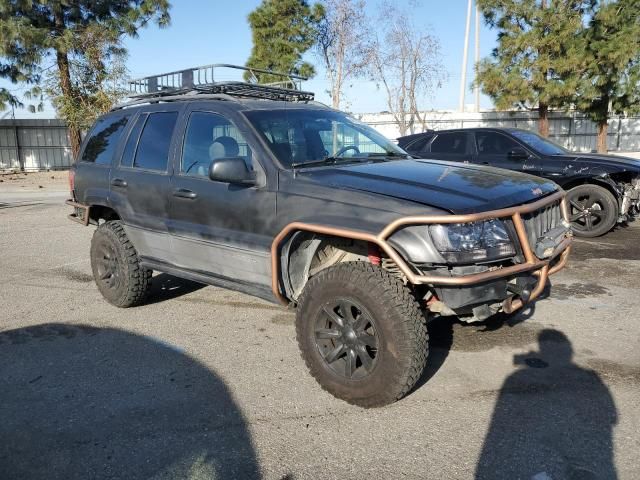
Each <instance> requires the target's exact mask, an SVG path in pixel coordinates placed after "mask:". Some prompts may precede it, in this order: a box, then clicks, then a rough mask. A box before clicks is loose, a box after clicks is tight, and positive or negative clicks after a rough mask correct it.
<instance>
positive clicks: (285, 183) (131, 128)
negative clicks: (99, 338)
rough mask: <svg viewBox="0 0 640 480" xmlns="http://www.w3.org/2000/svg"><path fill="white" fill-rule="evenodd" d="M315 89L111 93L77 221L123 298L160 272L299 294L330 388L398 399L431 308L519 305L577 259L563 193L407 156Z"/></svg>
mask: <svg viewBox="0 0 640 480" xmlns="http://www.w3.org/2000/svg"><path fill="white" fill-rule="evenodd" d="M188 73H190V75H186V77H187V78H190V79H193V78H196V77H197V76H196V75H194V74H193V72H189V71H188ZM183 76H185V75H183ZM152 80H153V81H151V80H149V81H147V82H146V83H145V84H149V85H151V84H155V83H156V80H158V79H152ZM311 98H312V94H310V93H308V92H304V91H299V90H291V89H284V88H276V87H273V86H260V85H253V84H245V83H239V82H233V83H215V84H205V85H199V86H198V87H197V88H195V87H193V88H182V89H181V90H178V91H176V90H171V89H164V90H161V91H152V92H151V93H149V94H147V95H143V96H141V97H139V98H138V99H137V100H135V101H133V102H131V103H129V104H126V105H124V106H120V107H117V108H115V109H114V110H113V111H111V112H110V113H108V114H106V115H104V116H102V117H100V118H99V119H98V120H97V122H96V123H95V125H94V127H93V128H92V129H91V131H90V132H89V134H88V135H87V137H86V140H85V141H84V145H83V147H82V149H81V152H80V155H79V158H78V160H77V162H76V164H75V166H74V168H73V169H72V171H71V174H70V180H71V188H72V195H73V198H72V199H70V200H69V201H68V204H69V205H71V206H72V207H73V208H74V212H73V213H72V214H71V218H72V219H73V220H75V221H77V222H80V223H82V224H84V225H94V226H96V227H97V228H96V230H95V232H94V234H93V239H92V241H91V251H90V256H91V267H92V270H93V275H94V277H95V281H96V284H97V286H98V289H99V291H100V292H101V293H102V295H103V296H104V298H105V299H106V300H107V301H108V302H110V303H112V304H113V305H115V306H118V307H131V306H134V305H139V304H141V303H143V301H144V297H145V294H146V292H147V291H148V289H149V285H150V282H151V281H152V271H159V272H166V273H169V274H172V275H175V276H178V277H182V278H186V279H190V280H194V281H197V282H201V283H206V284H212V285H218V286H222V287H225V288H230V289H235V290H240V291H242V292H246V293H249V294H252V295H255V296H258V297H262V298H265V299H268V300H271V301H276V302H281V303H282V304H284V305H290V306H292V307H295V309H296V333H297V339H298V343H299V346H300V349H301V352H302V357H303V358H304V360H305V362H306V364H307V366H308V368H309V370H310V372H311V374H312V375H313V376H314V377H315V378H316V379H317V381H318V382H319V383H320V385H321V386H322V387H323V388H325V389H326V390H327V391H329V392H331V393H332V394H333V395H335V396H336V397H338V398H341V399H344V400H346V401H348V402H351V403H354V404H357V405H361V406H363V407H374V406H380V405H385V404H388V403H391V402H393V401H395V400H397V399H399V398H401V397H402V396H404V395H405V394H406V393H407V392H408V391H409V390H410V389H411V388H412V387H413V385H414V384H415V383H416V381H417V380H418V378H419V377H420V374H421V372H422V371H423V368H424V367H425V364H426V361H427V352H428V345H427V339H428V338H427V328H426V320H427V318H434V317H435V316H438V315H453V314H456V315H459V316H460V317H461V318H463V319H469V320H471V319H475V320H482V319H485V318H487V317H488V316H490V315H492V314H494V313H496V312H499V311H504V312H507V313H510V312H513V311H515V310H517V309H518V308H520V307H522V305H523V304H524V303H526V302H528V301H532V300H534V299H535V298H536V297H537V296H538V295H539V294H540V293H541V292H542V290H543V289H544V287H545V285H546V284H547V279H548V277H549V275H551V274H553V273H555V272H557V271H558V270H560V269H561V268H562V267H563V266H564V265H565V263H566V261H567V257H568V253H569V246H570V243H571V240H572V237H571V231H570V228H569V224H568V223H567V222H566V220H563V215H564V217H565V219H566V214H567V213H566V204H565V203H563V197H564V192H562V191H561V190H559V188H558V186H557V185H556V184H555V183H553V182H550V181H547V180H544V179H541V178H539V177H534V176H530V175H526V174H523V173H516V172H509V171H506V170H500V169H495V168H491V167H483V166H475V165H463V164H460V163H458V164H456V163H451V162H439V161H430V160H415V159H411V158H410V157H409V156H408V155H407V154H406V153H405V152H404V151H403V150H401V149H399V148H398V147H397V146H396V145H394V143H393V142H391V141H389V140H388V139H386V138H384V137H383V136H382V135H380V134H379V133H377V132H376V131H375V130H373V129H372V128H370V127H368V126H367V125H364V124H362V123H360V122H358V121H356V120H355V119H353V118H351V117H349V116H348V115H346V114H344V113H341V112H338V111H335V110H332V109H330V108H328V107H326V106H324V105H321V104H317V103H314V102H312V101H311ZM229 321H230V322H231V321H233V319H229Z"/></svg>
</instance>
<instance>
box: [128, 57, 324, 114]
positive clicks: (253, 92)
mask: <svg viewBox="0 0 640 480" xmlns="http://www.w3.org/2000/svg"><path fill="white" fill-rule="evenodd" d="M221 69H226V71H225V72H223V73H222V74H221V73H220V70H221ZM229 70H233V72H232V73H231V75H233V74H235V76H236V77H238V76H239V75H238V73H239V72H242V73H244V72H249V81H248V82H246V81H237V80H229V75H230V73H229ZM256 74H267V75H270V76H273V77H275V78H279V79H281V80H277V81H275V82H270V83H262V84H261V83H259V82H258V76H257V75H256ZM225 77H226V78H225ZM303 80H306V77H301V76H299V75H293V74H289V73H280V72H272V71H270V70H262V69H258V68H249V67H241V66H238V65H230V64H226V63H217V64H212V65H204V66H201V67H194V68H189V69H186V70H178V71H175V72H169V73H161V74H159V75H152V76H150V77H144V78H139V79H136V80H131V81H130V82H129V92H130V93H129V97H130V98H131V99H133V100H134V102H136V103H137V100H143V99H145V100H147V101H153V100H154V99H155V100H157V101H161V100H163V97H165V98H166V97H168V96H171V97H175V96H177V95H188V94H191V95H197V94H220V95H230V96H238V97H250V98H263V99H268V100H284V101H294V102H295V101H310V100H313V97H314V94H313V93H312V92H306V91H304V90H301V88H300V87H301V84H302V81H303ZM134 102H130V103H129V104H131V103H134Z"/></svg>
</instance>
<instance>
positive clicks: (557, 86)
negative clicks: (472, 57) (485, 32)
mask: <svg viewBox="0 0 640 480" xmlns="http://www.w3.org/2000/svg"><path fill="white" fill-rule="evenodd" d="M593 1H595V0H583V1H581V0H549V2H548V3H549V4H548V5H547V4H546V3H547V2H545V1H544V0H542V1H539V0H478V6H479V7H480V9H481V12H482V14H483V15H484V18H485V20H486V22H487V23H488V24H489V25H490V26H491V27H493V28H495V29H497V30H498V46H497V47H496V48H495V49H494V51H493V53H492V55H491V57H490V58H488V59H485V60H483V61H481V62H480V64H479V65H478V67H477V76H476V82H477V83H479V84H480V86H481V88H482V90H483V92H484V93H486V94H487V95H489V96H490V97H491V98H492V99H493V100H494V103H495V105H496V107H498V108H500V109H507V108H514V107H516V108H527V109H529V108H536V107H538V106H539V105H540V104H543V105H546V106H549V107H555V108H563V107H567V106H568V105H569V104H570V103H571V102H572V99H573V96H574V94H575V91H576V88H577V85H578V78H577V76H576V75H575V73H576V66H577V65H578V64H579V63H580V61H581V60H582V57H583V55H584V54H583V52H582V41H581V39H580V34H581V32H582V30H583V19H584V16H585V15H586V14H588V12H590V10H591V8H592V6H593Z"/></svg>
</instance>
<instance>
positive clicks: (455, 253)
mask: <svg viewBox="0 0 640 480" xmlns="http://www.w3.org/2000/svg"><path fill="white" fill-rule="evenodd" d="M429 233H430V235H431V239H432V240H433V244H434V245H435V247H436V249H437V250H438V251H439V252H440V254H441V255H442V256H443V257H444V259H445V260H446V261H447V262H448V263H475V262H478V261H487V260H498V259H500V258H507V257H513V256H514V255H515V254H516V250H515V247H514V246H513V242H512V241H511V238H509V233H508V232H507V229H506V228H505V225H504V223H503V222H502V221H500V220H488V221H486V222H474V223H454V224H449V225H430V226H429Z"/></svg>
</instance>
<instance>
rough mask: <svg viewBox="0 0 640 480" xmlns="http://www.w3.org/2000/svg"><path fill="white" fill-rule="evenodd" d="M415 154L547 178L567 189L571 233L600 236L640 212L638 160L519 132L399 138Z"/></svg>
mask: <svg viewBox="0 0 640 480" xmlns="http://www.w3.org/2000/svg"><path fill="white" fill-rule="evenodd" d="M398 144H399V145H400V147H402V148H403V149H404V150H406V151H407V152H409V153H410V154H411V155H413V156H416V157H419V158H433V159H440V160H448V161H455V162H465V163H469V164H479V165H491V166H494V167H500V168H506V169H509V170H515V171H520V172H526V173H530V174H532V175H539V176H541V177H543V178H548V179H549V180H553V181H554V182H556V183H557V184H559V185H560V186H561V187H562V188H563V189H565V190H567V192H568V194H567V200H568V201H569V204H570V207H569V208H570V220H571V226H572V228H573V231H574V232H575V234H576V235H578V236H581V237H598V236H600V235H604V234H605V233H607V232H608V231H609V230H611V229H612V228H613V227H614V226H615V225H616V223H623V222H626V221H628V220H631V219H633V218H634V217H636V216H638V215H639V214H640V160H636V159H633V158H625V157H620V156H615V155H602V154H592V153H590V154H586V153H576V152H570V151H568V150H566V149H564V148H562V147H560V146H559V145H556V144H555V143H553V142H551V141H549V140H547V139H546V138H542V137H541V136H539V135H537V134H535V133H533V132H530V131H527V130H520V129H517V128H467V129H461V130H440V131H437V132H436V131H429V132H425V133H422V134H414V135H408V136H405V137H401V138H399V139H398Z"/></svg>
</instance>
